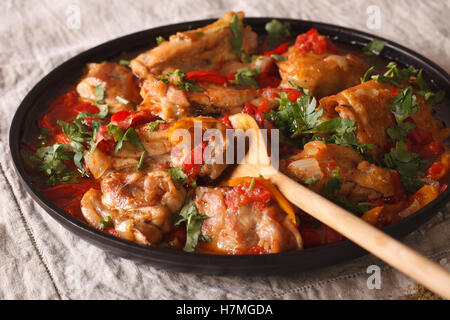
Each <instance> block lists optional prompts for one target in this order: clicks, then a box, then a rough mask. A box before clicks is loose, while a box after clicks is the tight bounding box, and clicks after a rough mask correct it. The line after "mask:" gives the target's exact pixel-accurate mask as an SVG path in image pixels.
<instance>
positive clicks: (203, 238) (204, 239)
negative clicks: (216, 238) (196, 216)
mask: <svg viewBox="0 0 450 320" xmlns="http://www.w3.org/2000/svg"><path fill="white" fill-rule="evenodd" d="M198 241H200V242H208V243H209V242H211V241H212V239H211V237H210V236H208V235H206V234H201V235H199V237H198Z"/></svg>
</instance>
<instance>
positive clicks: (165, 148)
mask: <svg viewBox="0 0 450 320" xmlns="http://www.w3.org/2000/svg"><path fill="white" fill-rule="evenodd" d="M136 132H137V134H138V136H139V139H140V141H141V143H142V145H143V147H144V148H145V150H146V154H145V157H144V163H143V169H151V170H156V169H159V168H161V167H163V166H164V165H167V164H169V163H170V160H171V159H170V157H171V151H172V144H171V143H170V141H169V133H168V126H167V128H164V129H161V128H157V129H156V130H150V129H149V127H148V125H142V126H139V127H138V128H136ZM141 155H142V150H140V149H138V148H136V147H134V146H132V145H130V144H129V143H128V142H125V143H124V144H123V147H122V148H121V149H120V150H119V151H118V152H114V150H112V151H111V152H109V153H106V152H104V151H102V150H100V149H99V148H95V149H94V150H92V151H86V152H85V154H84V160H85V163H86V167H87V169H89V171H90V172H91V173H92V175H93V176H94V178H95V179H100V178H101V177H102V176H103V174H104V173H105V172H107V171H108V170H118V171H121V170H124V169H127V168H130V170H136V167H137V166H138V164H139V160H140V157H141Z"/></svg>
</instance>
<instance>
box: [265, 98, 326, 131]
mask: <svg viewBox="0 0 450 320" xmlns="http://www.w3.org/2000/svg"><path fill="white" fill-rule="evenodd" d="M279 101H280V106H279V107H278V110H277V111H275V110H273V109H272V110H271V111H270V112H269V113H265V114H264V117H265V118H266V119H268V120H270V121H272V122H273V123H274V124H275V125H276V126H277V128H279V129H281V131H282V132H283V133H284V134H285V135H286V136H287V137H290V138H295V137H298V136H302V135H305V134H311V133H312V132H313V131H312V129H313V128H314V127H315V125H316V123H317V120H318V119H319V117H320V116H322V113H323V109H317V110H316V105H317V100H316V99H315V98H314V97H312V96H300V97H299V98H298V99H297V101H295V102H292V101H291V100H289V98H288V96H287V94H286V93H285V92H280V99H279Z"/></svg>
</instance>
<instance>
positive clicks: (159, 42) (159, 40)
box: [156, 36, 166, 45]
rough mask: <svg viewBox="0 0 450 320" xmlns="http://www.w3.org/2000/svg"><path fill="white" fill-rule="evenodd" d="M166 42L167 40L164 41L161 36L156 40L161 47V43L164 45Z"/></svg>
mask: <svg viewBox="0 0 450 320" xmlns="http://www.w3.org/2000/svg"><path fill="white" fill-rule="evenodd" d="M164 41H166V39H164V38H163V37H161V36H159V37H157V38H156V43H157V44H158V45H160V44H161V43H163V42H164Z"/></svg>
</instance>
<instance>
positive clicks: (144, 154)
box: [137, 151, 147, 171]
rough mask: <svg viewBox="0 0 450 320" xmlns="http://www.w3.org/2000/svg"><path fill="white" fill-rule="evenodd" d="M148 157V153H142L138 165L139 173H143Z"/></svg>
mask: <svg viewBox="0 0 450 320" xmlns="http://www.w3.org/2000/svg"><path fill="white" fill-rule="evenodd" d="M146 155H147V151H144V152H142V154H141V158H140V159H139V163H138V166H137V171H141V169H142V166H143V165H144V159H145V156H146Z"/></svg>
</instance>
